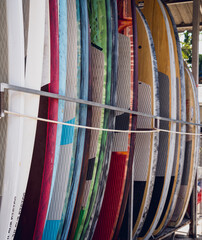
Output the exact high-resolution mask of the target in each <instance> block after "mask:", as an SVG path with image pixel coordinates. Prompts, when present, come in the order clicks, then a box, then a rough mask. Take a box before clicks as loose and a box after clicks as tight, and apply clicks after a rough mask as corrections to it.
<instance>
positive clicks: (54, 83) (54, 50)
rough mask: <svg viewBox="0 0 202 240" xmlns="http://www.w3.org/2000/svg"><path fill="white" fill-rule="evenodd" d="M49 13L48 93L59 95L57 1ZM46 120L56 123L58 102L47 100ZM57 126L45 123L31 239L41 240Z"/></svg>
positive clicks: (52, 3)
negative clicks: (38, 198) (43, 158)
mask: <svg viewBox="0 0 202 240" xmlns="http://www.w3.org/2000/svg"><path fill="white" fill-rule="evenodd" d="M49 12H50V49H51V70H50V71H51V82H50V84H49V92H51V93H56V94H58V93H59V23H58V1H57V0H50V1H49ZM48 119H50V120H55V121H57V119H58V100H57V99H53V98H49V99H48ZM56 133H57V124H53V123H47V136H46V151H45V161H44V169H43V177H42V183H41V193H40V200H39V207H38V212H37V219H36V224H35V230H34V236H33V239H41V238H42V236H43V229H44V225H45V220H46V214H47V209H48V202H49V194H50V188H51V180H52V173H53V165H54V157H55V145H56Z"/></svg>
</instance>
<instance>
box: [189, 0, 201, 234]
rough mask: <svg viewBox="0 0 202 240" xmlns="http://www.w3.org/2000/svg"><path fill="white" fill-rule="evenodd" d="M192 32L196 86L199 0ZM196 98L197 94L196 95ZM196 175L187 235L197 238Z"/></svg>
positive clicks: (194, 7)
mask: <svg viewBox="0 0 202 240" xmlns="http://www.w3.org/2000/svg"><path fill="white" fill-rule="evenodd" d="M192 21H193V30H192V73H193V76H194V79H195V83H196V86H198V81H199V22H200V0H194V1H193V20H192ZM196 94H197V96H198V92H197V93H196ZM197 184H198V179H197V174H196V179H195V184H194V188H193V192H192V195H191V224H190V231H189V235H190V236H192V237H193V238H196V237H197Z"/></svg>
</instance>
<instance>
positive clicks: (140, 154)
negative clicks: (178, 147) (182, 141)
mask: <svg viewBox="0 0 202 240" xmlns="http://www.w3.org/2000/svg"><path fill="white" fill-rule="evenodd" d="M136 15H137V36H138V82H139V85H138V111H140V112H143V113H147V114H151V115H156V116H159V111H160V104H159V82H158V68H157V61H156V53H155V49H154V43H153V38H152V35H151V32H150V30H149V26H148V23H147V21H146V19H145V17H144V16H143V14H142V13H141V11H140V10H139V9H138V8H136ZM137 128H138V129H153V128H155V120H153V119H149V118H145V117H140V116H138V117H137ZM143 143H144V144H143ZM158 146H159V133H150V134H149V133H147V134H137V136H136V141H135V154H134V166H133V167H134V170H133V174H134V176H133V181H134V183H133V238H136V237H137V234H138V233H139V231H140V229H141V228H142V225H143V223H144V221H145V217H146V213H147V211H148V208H149V205H150V201H151V196H152V192H153V187H154V180H155V173H156V165H157V159H158Z"/></svg>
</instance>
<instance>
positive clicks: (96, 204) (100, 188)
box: [82, 0, 117, 238]
mask: <svg viewBox="0 0 202 240" xmlns="http://www.w3.org/2000/svg"><path fill="white" fill-rule="evenodd" d="M105 6H106V19H107V90H109V96H108V95H106V104H110V105H116V85H117V84H116V82H117V77H116V75H115V74H114V75H113V76H112V37H115V36H112V12H111V6H110V0H106V1H105ZM114 54H117V50H116V52H114ZM113 60H114V61H115V62H113V64H114V67H115V68H117V58H116V57H115V58H113ZM112 77H113V78H112ZM105 113H106V114H105V115H106V117H105V119H104V124H106V125H105V126H106V128H110V129H113V128H114V120H115V118H114V112H113V111H109V110H107V109H105ZM102 135H103V136H102V139H101V150H103V151H104V154H102V153H100V155H99V164H98V169H97V173H96V177H95V184H94V187H93V194H92V196H91V200H90V205H89V209H88V216H87V218H86V221H85V226H84V229H83V233H82V237H85V238H88V237H89V234H91V235H92V232H91V226H93V224H94V223H93V221H94V216H95V215H97V214H98V212H99V211H100V207H101V204H102V199H103V193H104V191H105V186H106V180H107V176H108V172H109V165H110V159H111V146H112V139H113V133H112V132H105V131H103V133H102ZM96 211H97V212H96ZM95 221H96V220H95Z"/></svg>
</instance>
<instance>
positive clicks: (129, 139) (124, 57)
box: [93, 1, 138, 240]
mask: <svg viewBox="0 0 202 240" xmlns="http://www.w3.org/2000/svg"><path fill="white" fill-rule="evenodd" d="M118 3H119V1H118ZM134 17H135V16H134ZM122 20H123V19H122ZM123 21H124V23H125V20H123ZM122 25H123V22H120V21H119V32H123V33H125V32H124V28H125V27H126V26H131V27H130V29H127V31H130V34H125V35H123V34H119V64H118V66H119V69H118V81H117V105H118V106H119V107H123V108H127V109H128V108H130V109H132V110H137V105H136V104H137V80H138V79H137V71H136V72H135V74H133V73H134V70H133V67H134V66H136V61H137V58H135V63H134V60H133V59H134V56H133V49H134V46H133V43H135V44H136V41H134V40H133V31H132V19H131V20H130V21H129V24H128V21H126V26H124V28H122ZM126 33H127V32H126ZM134 37H135V38H136V35H135V36H134ZM123 79H124V81H123ZM115 128H116V129H121V130H128V129H132V130H134V129H136V117H134V116H133V117H132V116H129V115H128V114H123V113H117V114H116V126H115ZM134 140H135V135H134V134H132V135H131V134H128V133H115V134H114V139H113V147H112V156H111V163H110V169H109V175H108V179H107V185H106V190H105V195H104V200H103V204H102V208H101V212H100V215H99V219H98V223H97V226H96V230H95V233H94V237H93V239H96V240H97V239H112V238H113V235H114V232H115V229H116V226H118V229H117V230H118V231H116V232H117V233H118V232H119V229H120V226H121V222H122V219H123V215H124V211H125V208H126V203H127V197H128V193H129V186H130V178H131V173H132V162H133V155H134ZM117 224H118V225H117ZM114 239H116V237H115V238H114Z"/></svg>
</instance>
